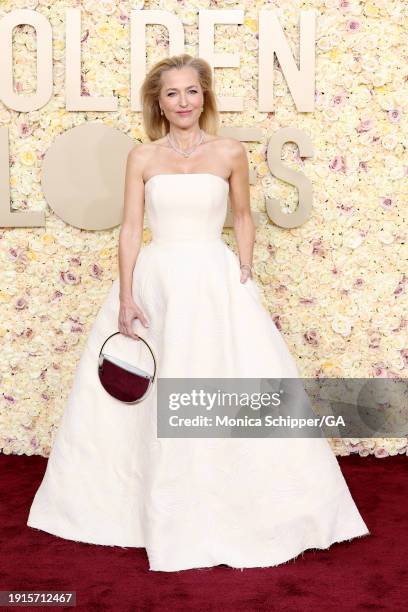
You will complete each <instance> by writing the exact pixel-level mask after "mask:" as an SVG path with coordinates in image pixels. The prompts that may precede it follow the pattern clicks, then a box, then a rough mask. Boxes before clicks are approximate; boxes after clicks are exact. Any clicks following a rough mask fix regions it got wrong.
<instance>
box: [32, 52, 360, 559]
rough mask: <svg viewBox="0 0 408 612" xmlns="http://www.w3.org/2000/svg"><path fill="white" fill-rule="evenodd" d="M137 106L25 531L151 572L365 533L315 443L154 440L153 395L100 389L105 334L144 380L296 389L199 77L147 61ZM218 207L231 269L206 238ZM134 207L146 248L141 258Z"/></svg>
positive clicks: (239, 150) (244, 194)
mask: <svg viewBox="0 0 408 612" xmlns="http://www.w3.org/2000/svg"><path fill="white" fill-rule="evenodd" d="M141 96H142V102H143V119H144V124H145V128H146V132H147V134H148V136H149V138H150V140H151V142H150V143H149V144H146V145H141V146H137V147H135V148H134V149H132V151H131V152H130V154H129V157H128V162H127V170H126V184H125V204H124V216H123V223H122V227H121V232H120V240H119V270H120V273H119V278H117V279H116V280H115V281H114V283H113V285H112V288H111V291H110V293H109V295H108V297H107V298H106V300H105V302H104V303H103V305H102V307H101V308H100V310H99V312H98V315H97V318H96V321H95V323H94V325H93V327H92V330H91V332H90V334H89V337H88V340H87V343H86V346H85V349H84V351H83V353H82V356H81V359H80V362H79V364H78V366H77V370H76V373H75V377H74V383H73V386H72V389H71V392H70V395H69V398H68V402H67V406H66V409H65V411H64V415H63V418H62V421H61V425H60V428H59V430H58V433H57V436H56V439H55V442H54V445H53V448H52V452H51V455H50V458H49V461H48V466H47V471H46V474H45V476H44V479H43V482H42V484H41V486H40V488H39V490H38V491H37V494H36V496H35V499H34V501H33V505H32V507H31V511H30V516H29V519H28V525H30V526H31V527H35V528H38V529H42V530H44V531H47V532H49V533H52V534H55V535H58V536H61V537H64V538H68V539H71V540H79V541H83V542H90V543H95V544H105V545H113V546H115V545H116V546H135V547H145V548H146V551H147V555H148V559H149V566H150V569H151V570H156V571H177V570H183V569H189V568H198V567H210V566H215V565H218V564H227V565H230V566H231V567H236V568H243V567H265V566H274V565H278V564H280V563H283V562H285V561H288V560H289V559H291V558H293V557H295V556H297V555H299V554H300V553H301V552H302V551H304V550H306V549H308V548H328V547H329V546H330V545H331V544H332V543H334V542H340V541H342V540H346V539H347V540H350V539H352V538H354V537H361V536H364V535H367V534H368V533H369V532H368V529H367V527H366V525H365V523H364V521H363V519H362V517H361V516H360V514H359V512H358V509H357V507H356V506H355V503H354V501H353V498H352V497H351V494H350V491H349V489H348V487H347V484H346V482H345V480H344V478H343V476H342V473H341V471H340V468H339V466H338V463H337V460H336V458H335V456H334V454H333V452H332V451H331V449H330V446H329V444H328V442H327V440H326V439H324V438H317V439H316V438H295V439H293V438H292V439H290V438H280V439H279V438H273V439H271V438H267V437H264V438H251V437H248V438H244V437H235V438H232V437H231V438H226V437H224V438H216V437H215V436H214V437H211V438H210V437H207V438H204V437H202V438H197V437H191V436H188V435H187V436H186V437H180V438H174V437H162V436H158V435H157V434H158V432H157V411H156V403H155V402H157V388H156V386H154V389H155V392H154V393H152V394H151V395H150V396H149V397H148V398H147V399H146V400H145V401H143V402H141V404H139V405H138V406H137V407H135V406H127V405H123V404H122V405H120V406H118V402H117V401H116V400H115V399H113V398H112V397H110V396H109V395H108V394H107V393H106V392H105V391H104V389H103V388H102V387H101V385H100V383H99V380H98V378H97V374H96V362H97V358H98V353H99V349H100V347H101V344H102V343H103V341H104V340H105V339H106V337H107V336H108V335H109V334H110V333H112V331H115V326H118V327H119V331H120V332H121V333H122V338H123V337H127V339H128V341H129V343H131V345H132V347H131V349H130V350H131V351H134V350H135V347H136V346H137V345H139V346H140V345H142V343H141V342H140V341H137V338H138V336H139V335H140V336H142V337H143V338H145V339H146V340H147V341H148V342H149V344H150V346H152V347H153V348H154V351H155V354H156V356H157V376H158V377H160V378H170V379H176V378H180V379H182V380H183V379H188V378H194V377H197V378H210V379H211V378H214V377H215V378H235V379H237V380H238V379H244V378H245V379H246V378H255V379H260V378H262V377H266V378H271V377H273V378H277V379H280V378H281V377H285V378H299V372H298V370H297V367H296V363H295V360H294V359H293V357H292V355H291V354H290V352H289V350H288V347H287V345H286V343H285V341H284V339H283V337H282V336H281V334H280V333H279V331H278V330H277V328H276V326H275V325H274V323H273V322H272V320H271V318H270V316H269V313H268V312H267V311H266V309H265V308H264V307H263V306H262V304H261V299H260V292H259V289H258V287H257V285H256V284H255V282H254V281H253V279H252V277H251V268H252V253H253V243H254V227H253V223H252V219H251V213H250V205H249V184H248V163H247V158H246V154H245V149H244V147H243V146H242V144H241V143H240V142H238V141H236V140H234V139H232V138H220V137H218V136H217V135H216V131H217V124H218V114H217V111H216V104H215V97H214V93H213V91H212V79H211V69H210V67H209V65H208V64H207V63H206V62H205V61H203V60H202V59H199V58H198V59H193V58H192V57H191V56H189V55H187V54H183V55H181V56H175V57H171V58H168V59H165V60H162V61H160V62H158V63H157V64H156V65H155V66H154V67H153V68H152V69H151V70H150V72H149V74H148V75H147V76H146V79H145V82H144V84H143V86H142V89H141ZM163 133H164V135H163ZM228 197H229V199H230V201H231V205H232V212H233V217H234V230H235V235H236V239H237V245H238V250H239V258H238V257H237V256H236V255H235V253H234V252H233V251H232V250H231V249H229V248H228V247H227V245H226V244H225V243H224V241H223V240H222V237H221V234H222V228H223V224H224V220H225V214H226V210H227V201H228ZM145 205H146V212H147V215H148V219H149V225H150V228H151V231H152V241H151V242H150V244H149V245H147V246H144V247H142V233H143V216H144V207H145ZM118 312H119V319H118V318H117V317H118ZM134 322H135V324H136V330H134V329H133V323H134Z"/></svg>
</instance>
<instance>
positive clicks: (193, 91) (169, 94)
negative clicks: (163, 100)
mask: <svg viewBox="0 0 408 612" xmlns="http://www.w3.org/2000/svg"><path fill="white" fill-rule="evenodd" d="M175 93H176V92H175V91H170V92H169V93H168V94H167V95H168V96H172V95H173V94H175ZM189 93H198V92H197V90H196V89H190V91H189Z"/></svg>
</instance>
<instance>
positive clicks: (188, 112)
mask: <svg viewBox="0 0 408 612" xmlns="http://www.w3.org/2000/svg"><path fill="white" fill-rule="evenodd" d="M190 113H191V111H177V114H178V115H189V114H190Z"/></svg>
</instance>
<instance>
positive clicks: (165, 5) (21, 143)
mask: <svg viewBox="0 0 408 612" xmlns="http://www.w3.org/2000/svg"><path fill="white" fill-rule="evenodd" d="M68 7H81V8H82V26H81V27H82V54H83V55H82V71H83V94H84V95H86V94H89V95H116V96H118V98H119V108H118V111H117V112H106V113H105V112H72V111H66V110H65V108H64V107H65V98H64V75H65V63H64V62H65V55H64V49H65V10H66V8H68ZM143 7H144V8H146V9H148V8H152V9H153V8H161V9H166V10H171V11H173V12H174V13H175V14H176V15H178V17H179V18H180V19H181V21H182V22H183V25H184V30H185V36H186V47H185V50H186V52H188V53H190V54H192V55H197V43H198V28H197V19H198V10H199V8H212V9H221V8H241V9H244V15H245V20H244V23H243V24H242V25H217V27H216V47H217V52H227V53H229V52H231V53H234V52H239V53H240V61H241V66H240V68H239V69H233V70H231V69H217V70H216V91H217V94H218V95H221V96H223V95H231V92H235V94H236V95H242V96H244V98H245V111H244V112H242V113H239V114H238V115H237V113H229V112H223V113H222V114H221V119H222V127H223V128H224V127H227V126H236V125H242V126H255V125H256V126H257V127H259V128H261V129H262V130H263V133H264V134H265V141H263V142H256V143H247V144H246V147H247V151H248V157H249V161H250V164H251V167H252V168H254V169H255V175H256V183H255V184H254V185H252V186H251V206H252V208H253V210H256V211H259V213H260V225H259V227H258V228H257V238H256V244H255V249H254V264H255V268H254V269H255V280H256V282H257V283H258V285H259V286H260V288H261V289H262V298H263V300H264V304H265V306H266V307H267V308H268V310H269V312H270V315H271V317H272V319H273V321H274V322H275V324H276V325H277V327H278V329H279V330H280V331H281V333H282V334H283V335H284V338H285V340H286V342H287V344H288V346H289V348H290V350H291V351H293V353H294V355H295V356H296V358H297V362H298V365H299V369H300V371H301V375H302V377H316V376H320V377H389V378H396V377H406V376H407V374H408V339H407V323H408V316H407V312H408V308H407V306H408V304H407V286H408V266H407V259H408V258H407V255H408V243H407V227H408V226H407V223H406V204H407V175H408V160H407V156H406V151H407V143H406V134H407V133H408V130H407V127H408V126H407V100H408V96H407V80H408V70H407V67H406V66H407V52H406V29H405V31H404V23H405V26H406V19H407V16H406V13H405V11H406V3H405V2H404V0H394V1H392V0H387V1H386V0H372V1H367V2H365V1H358V0H326V1H319V0H314V1H310V2H306V1H305V2H302V1H300V0H298V1H296V0H287V1H286V2H284V3H282V2H277V1H276V2H257V1H253V0H252V1H251V2H249V1H248V0H243V1H242V2H240V3H236V2H234V1H232V0H224V1H220V2H218V1H217V0H213V1H210V2H206V1H204V0H196V1H192V0H188V1H187V0H186V1H185V2H183V1H180V0H179V1H177V0H162V1H157V2H154V1H152V2H145V3H143V2H132V1H128V2H117V1H114V0H97V1H96V0H85V1H83V2H77V1H75V0H64V1H60V0H55V1H52V0H38V1H37V0H25V1H24V0H12V1H7V0H4V1H3V2H2V3H1V5H0V16H2V15H3V14H5V13H7V12H9V11H10V10H13V9H16V8H30V9H34V10H37V11H39V12H41V13H42V14H43V15H45V16H46V17H47V18H48V20H49V21H50V23H51V25H52V28H53V46H54V95H53V97H52V99H50V101H49V102H48V104H46V105H45V106H44V107H43V108H41V109H40V110H38V111H34V112H28V113H22V112H16V111H13V110H10V109H8V108H7V107H5V106H4V105H3V104H2V103H1V102H0V126H7V127H8V129H9V140H10V180H11V185H10V189H11V199H12V209H13V210H25V209H29V210H44V211H45V214H46V227H45V228H15V229H14V228H9V229H6V228H3V229H0V257H1V271H0V275H1V276H0V280H1V283H0V308H1V313H0V339H1V347H2V350H1V356H0V359H1V365H0V387H1V395H0V404H1V406H0V408H1V410H0V432H1V434H0V438H1V439H0V441H1V448H2V450H3V452H4V453H17V454H22V453H26V454H28V455H30V454H41V455H48V454H49V452H50V449H51V446H52V440H53V436H54V435H55V431H56V429H57V427H58V424H59V421H60V418H61V416H62V413H63V409H64V404H65V400H66V398H67V395H68V391H69V388H70V385H71V382H72V378H73V374H74V370H75V367H76V364H77V362H78V360H79V357H80V354H81V348H82V346H83V345H84V343H85V340H86V337H87V334H88V332H89V330H90V328H91V326H92V323H93V321H94V318H95V316H96V313H97V311H98V308H99V306H100V305H101V303H102V302H103V300H104V298H105V296H106V294H107V293H108V291H109V288H110V286H111V283H112V280H113V279H114V278H115V277H116V276H117V274H118V268H117V243H118V236H119V227H116V228H114V229H112V230H108V231H97V232H94V231H85V230H79V229H77V228H75V227H72V226H70V225H68V224H65V223H64V222H63V221H62V220H61V219H59V218H58V217H57V216H56V215H55V214H54V213H53V212H52V211H51V210H50V208H48V207H47V204H46V202H45V199H44V196H43V194H42V191H41V185H40V172H41V164H42V158H43V156H44V154H45V152H46V151H47V149H48V148H49V146H50V145H51V144H52V143H53V141H54V140H55V138H56V137H57V135H58V134H61V133H63V132H65V131H66V130H69V129H70V128H72V127H75V126H77V125H79V124H82V123H83V122H85V121H101V122H103V123H105V124H108V125H111V126H113V127H115V128H117V129H119V130H121V131H123V132H124V133H126V134H127V135H129V136H130V137H131V138H132V139H134V141H135V143H136V142H144V141H146V136H145V134H144V132H143V128H142V125H141V114H140V113H135V112H132V111H131V110H130V91H129V74H130V47H129V17H130V13H129V11H130V10H131V9H141V8H143ZM261 8H269V9H271V10H272V9H273V10H275V11H276V12H277V14H278V16H279V19H280V22H281V24H282V27H283V28H284V30H285V33H286V36H287V37H288V40H289V43H290V45H291V48H292V52H293V53H294V55H295V57H296V59H297V58H298V39H299V11H300V10H306V9H312V8H314V9H316V10H317V21H316V28H317V29H316V36H317V42H316V55H317V66H316V69H317V70H316V96H315V97H316V106H315V111H314V112H312V113H299V112H297V110H296V108H295V106H294V103H293V100H292V97H291V95H290V93H289V90H288V88H287V85H286V83H285V80H284V78H283V76H282V73H281V71H280V67H279V64H278V63H277V62H275V78H274V99H275V109H276V110H275V112H274V113H260V112H257V110H256V109H257V70H258V55H257V52H258V13H259V10H260V9H261ZM147 44H148V65H151V64H153V63H154V62H155V61H157V60H159V59H161V58H162V57H163V56H164V55H166V54H167V53H168V40H167V34H166V31H165V30H164V28H162V27H161V26H149V30H148V33H147ZM35 49H36V39H35V34H34V32H33V30H32V28H31V27H30V26H20V27H18V28H16V29H15V30H14V62H15V66H14V79H15V89H16V91H18V92H24V93H26V94H31V93H33V92H34V91H35V87H36V85H35V68H36V66H35V61H36V56H35ZM33 75H34V76H33ZM287 126H293V127H298V128H300V129H303V130H305V132H307V133H308V134H309V135H310V137H311V139H312V142H313V144H314V149H315V156H314V157H313V158H308V159H303V158H299V155H298V150H297V147H296V146H295V145H293V144H291V143H288V144H287V145H285V147H284V149H283V152H282V157H283V159H284V161H285V163H286V164H287V165H289V166H291V167H293V168H295V169H298V170H301V171H302V172H303V173H304V174H305V175H306V176H307V177H308V178H309V180H310V181H311V182H312V184H313V189H314V202H313V214H312V217H311V219H309V221H308V222H307V223H305V224H304V225H303V226H301V227H299V228H295V229H292V230H286V229H282V228H279V227H277V226H275V225H273V223H272V222H271V221H270V220H269V219H268V217H267V215H266V212H265V197H268V196H269V197H271V196H273V197H277V198H279V199H280V200H281V202H284V203H285V206H286V207H287V209H288V210H292V209H293V208H294V207H295V206H296V205H297V199H298V194H297V190H296V189H295V188H293V187H292V186H290V185H288V184H286V183H284V182H281V181H278V180H276V179H274V178H273V177H272V176H271V174H270V171H269V168H268V166H267V163H266V146H267V139H268V138H269V136H270V135H271V134H273V133H274V132H275V131H276V130H277V129H279V128H280V127H287ZM149 237H150V232H149V229H148V227H146V228H145V240H146V242H147V241H149ZM224 238H225V240H226V242H227V244H228V245H229V246H231V248H233V249H234V250H235V252H236V242H235V238H234V234H233V230H232V228H227V229H225V230H224ZM84 296H86V299H84ZM330 443H331V445H332V448H333V449H334V451H335V453H336V454H337V455H344V454H349V453H351V452H358V453H359V454H360V455H368V454H375V455H376V456H377V457H384V456H386V455H394V454H397V453H404V454H407V438H396V439H393V438H389V439H386V438H377V439H362V440H358V439H356V440H353V439H345V440H341V439H331V440H330Z"/></svg>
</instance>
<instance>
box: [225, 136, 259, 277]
mask: <svg viewBox="0 0 408 612" xmlns="http://www.w3.org/2000/svg"><path fill="white" fill-rule="evenodd" d="M233 143H234V144H233V146H232V149H231V155H230V159H231V160H232V172H231V175H230V180H229V182H230V194H229V196H230V201H231V208H232V214H233V226H234V232H235V237H236V240H237V245H238V251H239V263H240V265H241V266H243V267H242V268H241V282H245V281H246V280H247V278H248V277H249V276H252V273H251V270H252V257H253V250H254V242H255V233H256V230H255V225H254V222H253V220H252V214H251V207H250V194H249V165H248V158H247V153H246V149H245V147H244V145H243V144H242V142H240V141H239V140H233Z"/></svg>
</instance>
